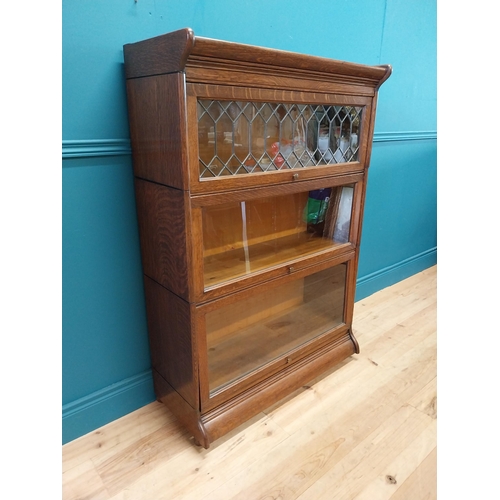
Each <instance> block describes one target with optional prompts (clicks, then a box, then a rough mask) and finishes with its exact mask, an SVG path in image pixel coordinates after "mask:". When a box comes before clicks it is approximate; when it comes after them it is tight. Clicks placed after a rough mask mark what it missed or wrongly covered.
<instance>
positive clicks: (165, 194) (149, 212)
mask: <svg viewBox="0 0 500 500" xmlns="http://www.w3.org/2000/svg"><path fill="white" fill-rule="evenodd" d="M135 195H136V203H137V216H138V221H139V235H140V240H141V253H142V266H143V271H144V274H146V275H147V276H149V277H150V278H153V279H154V280H155V281H157V282H158V283H161V284H162V285H163V286H165V287H167V288H168V289H169V290H171V291H172V292H174V293H175V294H176V295H179V296H180V297H183V298H184V299H186V300H189V283H188V279H189V278H188V274H189V271H188V258H187V238H186V224H185V211H186V207H185V202H184V200H185V198H184V192H183V191H179V190H177V189H172V188H169V187H166V186H161V185H159V184H155V183H153V182H148V181H143V180H141V179H136V180H135Z"/></svg>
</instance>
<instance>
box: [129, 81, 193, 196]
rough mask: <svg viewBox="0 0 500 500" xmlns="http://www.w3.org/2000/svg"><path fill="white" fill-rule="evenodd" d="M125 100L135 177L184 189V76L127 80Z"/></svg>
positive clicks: (185, 147)
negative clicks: (126, 101) (126, 102)
mask: <svg viewBox="0 0 500 500" xmlns="http://www.w3.org/2000/svg"><path fill="white" fill-rule="evenodd" d="M127 99H128V113H129V123H130V140H131V144H132V158H133V163H134V174H135V176H136V177H141V178H143V179H148V180H151V181H154V182H158V183H160V184H165V185H167V186H172V187H175V188H178V189H187V186H188V182H187V173H186V175H184V170H186V169H185V167H184V164H185V162H186V159H187V146H186V144H187V142H186V120H185V112H184V109H185V93H184V75H183V74H182V73H173V74H170V75H161V76H151V77H147V78H136V79H132V80H128V81H127Z"/></svg>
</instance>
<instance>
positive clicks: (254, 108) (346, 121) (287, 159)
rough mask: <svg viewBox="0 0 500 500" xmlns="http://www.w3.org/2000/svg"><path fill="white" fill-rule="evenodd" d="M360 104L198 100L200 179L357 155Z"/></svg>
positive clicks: (350, 158) (343, 160) (345, 159)
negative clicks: (336, 104)
mask: <svg viewBox="0 0 500 500" xmlns="http://www.w3.org/2000/svg"><path fill="white" fill-rule="evenodd" d="M362 112H363V108H362V107H354V106H328V105H325V106H318V105H310V104H300V105H299V104H286V103H266V102H264V103H254V102H242V101H212V100H208V99H199V100H198V147H199V165H200V178H207V177H208V178H210V177H219V176H224V175H236V174H251V173H254V172H268V171H273V170H280V169H295V168H304V167H312V166H316V165H325V164H330V163H346V162H354V161H357V160H358V153H359V146H358V142H359V140H358V138H359V128H360V123H361V117H362Z"/></svg>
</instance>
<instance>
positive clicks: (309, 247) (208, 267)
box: [204, 232, 345, 287]
mask: <svg viewBox="0 0 500 500" xmlns="http://www.w3.org/2000/svg"><path fill="white" fill-rule="evenodd" d="M343 245H345V243H338V242H336V241H334V240H331V239H327V238H321V237H318V236H313V235H312V234H311V233H307V232H302V233H297V234H294V235H291V236H284V237H282V238H279V239H275V240H268V241H265V242H259V243H256V244H254V245H251V246H249V247H248V251H247V252H245V248H244V247H240V248H238V249H235V250H231V251H227V252H221V253H219V254H215V255H210V256H207V257H205V259H204V279H205V287H210V286H213V285H218V284H220V283H224V282H225V281H229V280H232V279H235V278H240V277H242V276H245V275H247V274H252V273H256V272H259V271H262V270H264V269H269V268H271V267H274V266H279V265H282V264H285V263H286V262H290V261H292V260H294V259H298V258H301V257H306V256H307V255H311V254H315V253H318V252H322V251H326V250H333V249H334V248H338V247H341V246H343Z"/></svg>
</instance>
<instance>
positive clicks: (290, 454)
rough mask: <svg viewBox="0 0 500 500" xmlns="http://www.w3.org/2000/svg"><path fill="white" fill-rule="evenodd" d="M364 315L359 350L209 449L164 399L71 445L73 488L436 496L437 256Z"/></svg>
mask: <svg viewBox="0 0 500 500" xmlns="http://www.w3.org/2000/svg"><path fill="white" fill-rule="evenodd" d="M354 317H355V320H354V329H355V332H356V336H357V339H358V341H359V343H360V348H361V352H360V353H359V354H356V355H353V356H351V357H350V358H348V360H345V361H344V362H342V363H341V364H340V365H339V366H337V367H336V368H334V369H331V370H330V371H328V372H327V373H326V374H324V375H322V376H321V377H318V378H317V379H316V380H314V381H311V382H310V383H308V384H307V385H305V386H304V387H302V388H301V389H300V390H298V391H296V393H295V394H294V395H293V396H290V397H287V398H285V399H284V400H283V401H280V402H277V403H276V404H275V405H273V406H272V407H271V408H269V409H268V410H266V411H265V412H264V413H261V414H259V415H257V416H256V417H254V418H253V419H252V420H250V421H249V422H247V423H246V424H244V425H242V426H240V427H239V428H237V429H235V430H234V431H232V432H231V433H229V434H228V435H227V436H225V437H223V438H221V439H219V440H218V441H216V442H215V443H213V444H212V445H211V447H210V449H208V450H204V449H203V448H199V447H196V446H195V445H194V444H193V440H192V438H191V437H190V436H189V435H188V434H187V433H186V432H185V431H183V430H182V428H181V427H180V426H179V424H178V423H177V422H176V421H175V419H174V418H173V416H172V415H171V414H170V412H169V411H168V409H166V407H165V406H163V405H161V404H160V403H156V402H155V403H152V404H151V405H147V406H146V407H144V408H141V409H140V410H137V412H133V413H131V414H130V415H127V416H125V417H123V418H121V419H119V420H117V421H115V422H112V423H110V424H108V425H107V426H104V427H102V428H101V429H98V430H96V431H94V432H92V433H90V434H88V435H86V436H83V437H81V438H79V439H77V440H75V441H73V442H71V443H68V444H67V445H65V446H63V471H64V474H63V498H64V500H76V499H95V500H101V499H102V500H111V499H112V500H162V499H165V500H176V499H186V500H203V499H207V500H226V499H242V500H259V499H262V500H264V499H271V498H280V499H282V500H286V499H297V498H300V499H302V500H304V499H306V500H307V499H311V500H321V499H328V500H331V499H335V498H339V499H342V500H346V499H351V498H353V499H354V498H359V499H361V500H362V499H369V500H379V499H380V500H383V499H388V498H391V499H392V500H402V499H404V500H424V499H425V500H426V499H429V500H432V499H435V498H436V418H437V411H436V407H437V406H436V401H437V397H436V396H437V393H436V365H437V361H436V358H437V357H436V268H435V267H434V268H431V269H427V270H425V271H424V272H422V273H419V274H417V275H415V276H411V277H410V278H408V279H407V280H404V281H402V282H400V283H397V284H396V285H394V286H392V287H388V288H386V289H384V290H382V291H380V292H378V293H376V294H374V295H372V296H370V297H367V298H366V299H363V300H362V301H360V302H358V303H356V305H355V315H354ZM388 476H389V477H390V478H392V479H393V480H394V481H395V482H391V481H390V480H389V479H388Z"/></svg>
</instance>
